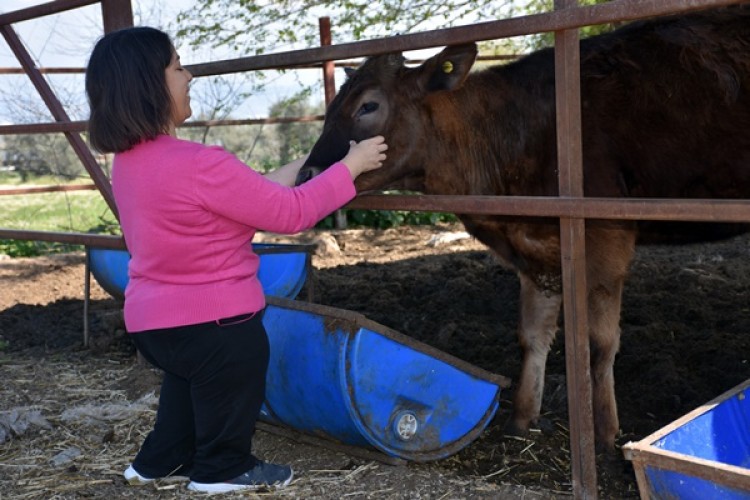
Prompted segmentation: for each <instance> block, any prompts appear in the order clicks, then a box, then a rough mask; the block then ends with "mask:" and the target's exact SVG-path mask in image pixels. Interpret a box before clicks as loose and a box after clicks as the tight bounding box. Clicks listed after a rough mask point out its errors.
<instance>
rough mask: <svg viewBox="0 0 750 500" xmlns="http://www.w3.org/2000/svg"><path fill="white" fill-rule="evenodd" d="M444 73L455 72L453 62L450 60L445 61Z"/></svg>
mask: <svg viewBox="0 0 750 500" xmlns="http://www.w3.org/2000/svg"><path fill="white" fill-rule="evenodd" d="M443 73H453V63H452V62H450V61H445V62H444V63H443Z"/></svg>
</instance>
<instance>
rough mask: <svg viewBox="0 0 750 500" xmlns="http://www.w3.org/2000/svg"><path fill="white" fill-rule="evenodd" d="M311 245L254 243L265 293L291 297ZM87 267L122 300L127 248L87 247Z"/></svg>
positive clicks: (302, 281) (304, 270)
mask: <svg viewBox="0 0 750 500" xmlns="http://www.w3.org/2000/svg"><path fill="white" fill-rule="evenodd" d="M311 248H312V246H311V245H292V244H283V243H253V251H254V252H255V253H257V254H258V256H259V257H260V269H259V271H258V279H259V280H260V283H261V285H263V291H264V293H265V294H266V295H275V296H277V297H285V298H289V299H293V298H294V297H296V296H297V294H299V292H300V290H301V289H302V286H303V285H304V284H305V280H306V279H307V266H308V256H309V252H310V251H311V250H310V249H311ZM87 251H88V258H89V266H90V269H91V273H92V274H93V275H94V279H96V281H97V283H99V285H100V286H101V287H102V288H103V289H104V290H105V291H106V292H107V293H109V294H110V295H112V296H113V297H115V298H118V299H122V298H123V297H124V294H125V286H126V285H127V284H128V263H129V262H130V254H129V253H128V252H127V251H126V250H112V249H105V248H95V247H90V248H88V249H87Z"/></svg>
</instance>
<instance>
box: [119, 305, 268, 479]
mask: <svg viewBox="0 0 750 500" xmlns="http://www.w3.org/2000/svg"><path fill="white" fill-rule="evenodd" d="M261 317H262V314H261V313H258V314H255V315H245V316H238V317H236V318H228V319H226V320H219V321H215V322H210V323H201V324H197V325H190V326H183V327H178V328H168V329H162V330H150V331H146V332H138V333H134V334H132V335H131V338H132V339H133V341H134V342H135V344H136V347H137V348H138V350H139V351H140V352H141V354H142V355H143V357H144V358H145V359H146V360H148V361H149V362H150V363H152V364H153V365H155V366H156V367H158V368H161V369H162V370H163V371H164V380H163V382H162V386H161V393H160V396H159V409H158V410H157V413H156V422H155V424H154V428H153V430H152V431H151V432H150V433H149V434H148V436H147V437H146V439H145V440H144V442H143V444H142V446H141V449H140V451H139V452H138V455H137V456H136V458H135V460H134V462H133V466H134V467H135V469H136V470H137V471H138V472H139V473H140V474H142V475H144V476H146V477H151V478H157V477H163V476H166V475H169V474H171V473H173V472H175V471H179V472H181V473H184V472H185V471H187V472H189V475H190V478H191V479H192V480H193V481H198V482H205V483H212V482H221V481H226V480H228V479H232V478H235V477H237V476H239V475H240V474H242V473H243V472H245V471H247V470H249V469H251V468H253V467H254V466H255V464H256V463H257V459H256V458H255V457H254V456H253V455H252V452H251V448H252V438H253V434H254V432H255V422H256V420H257V418H258V415H259V414H260V408H261V405H262V404H263V400H264V397H265V387H266V370H267V368H268V358H269V344H268V336H267V335H266V330H265V328H264V327H263V323H262V322H261Z"/></svg>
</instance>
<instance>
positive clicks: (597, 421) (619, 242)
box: [586, 228, 635, 452]
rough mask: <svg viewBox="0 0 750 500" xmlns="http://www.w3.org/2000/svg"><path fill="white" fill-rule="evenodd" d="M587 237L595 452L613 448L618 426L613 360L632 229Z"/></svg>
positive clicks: (602, 231)
mask: <svg viewBox="0 0 750 500" xmlns="http://www.w3.org/2000/svg"><path fill="white" fill-rule="evenodd" d="M588 234H589V238H588V239H587V249H586V252H587V258H588V272H587V275H586V279H587V282H588V283H587V286H588V289H589V293H588V316H589V317H588V323H589V329H588V334H589V346H590V352H591V390H592V394H591V395H592V405H593V412H594V433H595V438H596V447H597V450H598V451H609V452H611V451H614V448H615V438H616V436H617V433H618V431H619V428H620V424H619V419H618V417H617V401H616V399H615V377H614V363H615V356H616V355H617V351H618V350H619V348H620V313H621V309H622V291H623V287H624V283H625V278H626V276H627V272H628V268H629V266H630V262H631V260H632V258H633V254H634V253H635V232H633V231H629V230H622V229H606V228H595V229H592V230H591V231H589V233H588Z"/></svg>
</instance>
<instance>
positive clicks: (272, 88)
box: [0, 0, 343, 124]
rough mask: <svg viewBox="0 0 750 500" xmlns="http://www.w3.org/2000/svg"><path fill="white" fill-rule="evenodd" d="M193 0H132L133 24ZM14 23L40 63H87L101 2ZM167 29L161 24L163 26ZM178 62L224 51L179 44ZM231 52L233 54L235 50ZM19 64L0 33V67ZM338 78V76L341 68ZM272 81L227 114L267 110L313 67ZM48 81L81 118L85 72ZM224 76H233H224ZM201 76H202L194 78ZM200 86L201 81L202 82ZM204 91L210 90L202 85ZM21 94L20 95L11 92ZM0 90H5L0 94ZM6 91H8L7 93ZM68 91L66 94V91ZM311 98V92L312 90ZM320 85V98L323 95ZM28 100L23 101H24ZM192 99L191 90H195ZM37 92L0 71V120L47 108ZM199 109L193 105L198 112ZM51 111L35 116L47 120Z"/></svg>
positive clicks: (12, 1) (21, 2)
mask: <svg viewBox="0 0 750 500" xmlns="http://www.w3.org/2000/svg"><path fill="white" fill-rule="evenodd" d="M42 3H47V1H44V0H2V2H0V13H5V12H11V11H15V10H19V9H24V8H28V7H31V6H34V5H38V4H42ZM194 3H195V1H194V0H176V1H170V2H163V1H158V0H133V1H132V5H133V12H134V17H135V24H143V25H150V26H155V27H159V28H164V27H166V26H168V25H169V23H170V22H171V21H172V20H174V18H175V16H176V14H177V12H179V11H180V10H183V9H186V8H189V7H190V6H191V5H193V4H194ZM13 28H14V29H15V30H16V32H17V33H18V35H19V37H20V38H21V40H22V41H23V43H24V45H25V46H26V48H27V50H29V52H30V54H31V55H32V57H33V58H34V60H35V62H36V64H37V66H39V67H76V68H83V67H85V66H86V62H87V60H88V55H89V54H90V53H91V49H92V48H93V46H94V44H95V43H96V40H97V39H98V38H99V36H101V35H102V33H103V31H102V25H101V6H100V5H99V4H93V5H90V6H86V7H81V8H78V9H74V10H71V11H67V12H64V13H60V14H55V15H52V16H46V17H44V18H40V19H37V20H32V21H25V22H22V23H16V24H14V25H13ZM165 29H166V28H165ZM179 52H180V58H181V60H182V62H183V64H193V63H203V62H209V61H214V60H221V59H226V58H227V56H226V55H223V54H221V53H217V52H208V51H205V50H203V51H201V52H200V53H198V52H195V51H192V50H190V49H189V48H186V47H179ZM234 57H236V56H234ZM17 67H20V64H19V63H18V61H17V59H16V57H15V55H14V54H13V53H12V52H11V50H10V48H9V47H8V45H7V43H6V41H5V39H4V38H2V37H0V68H17ZM336 76H337V79H341V80H343V72H342V74H340V75H339V74H337V75H336ZM269 77H270V78H272V79H273V84H272V85H269V86H268V88H267V90H266V91H265V92H264V93H263V94H261V95H256V96H253V97H251V98H249V99H248V100H247V101H245V102H244V103H243V104H242V105H241V106H240V107H239V108H237V110H236V111H235V112H234V113H233V114H232V116H233V117H234V118H259V117H264V116H267V114H268V107H269V105H270V104H271V103H273V102H274V101H277V100H279V99H281V98H283V97H288V96H291V95H292V94H294V92H295V91H296V90H299V88H300V87H301V83H300V82H302V83H312V82H316V81H319V78H320V73H319V72H318V71H317V70H304V71H299V72H296V73H295V74H288V75H286V76H280V77H279V76H277V75H276V74H273V75H269ZM47 78H48V81H49V82H50V85H52V87H53V88H54V89H55V91H56V93H57V94H58V96H59V97H60V99H61V101H63V102H64V103H65V104H66V111H67V112H68V114H69V115H70V117H71V119H73V120H83V119H86V117H87V116H86V115H87V109H86V106H85V93H84V91H83V88H84V83H83V82H84V77H83V75H82V74H81V75H74V76H71V75H65V76H63V75H48V76H47ZM227 78H230V79H232V78H238V77H232V76H228V77H227ZM197 80H202V79H197ZM204 87H205V85H204ZM193 88H194V94H195V93H197V92H201V83H200V82H199V81H196V82H195V83H194V87H193ZM203 92H210V91H209V90H203ZM17 95H21V96H23V97H20V98H19V97H15V96H17ZM2 96H5V98H4V99H3V97H2ZM7 96H13V97H12V98H8V97H7ZM66 96H67V97H66ZM314 98H316V96H314ZM322 99H323V97H322V91H321V95H320V96H319V100H320V101H322ZM27 101H28V102H27ZM194 101H195V96H194ZM39 103H41V99H40V98H38V93H37V92H36V91H35V89H34V88H33V87H32V86H31V84H30V83H29V79H28V77H26V76H25V75H18V76H15V75H0V124H7V123H14V120H13V116H17V115H18V114H22V113H24V112H25V110H26V109H28V108H30V107H34V108H35V109H36V108H37V107H40V108H42V112H44V113H46V110H45V108H44V105H43V104H41V105H40V104H39ZM198 111H199V110H194V112H195V113H197V112H198ZM48 120H51V116H48V117H46V118H43V119H39V120H34V121H48Z"/></svg>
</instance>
